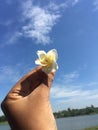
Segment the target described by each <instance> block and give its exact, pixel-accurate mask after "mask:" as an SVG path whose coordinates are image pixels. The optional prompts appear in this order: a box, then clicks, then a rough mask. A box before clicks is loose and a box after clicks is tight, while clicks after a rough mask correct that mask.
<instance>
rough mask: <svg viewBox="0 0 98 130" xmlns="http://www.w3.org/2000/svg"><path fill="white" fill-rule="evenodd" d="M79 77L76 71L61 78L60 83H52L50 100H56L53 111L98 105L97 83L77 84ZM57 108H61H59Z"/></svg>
mask: <svg viewBox="0 0 98 130" xmlns="http://www.w3.org/2000/svg"><path fill="white" fill-rule="evenodd" d="M79 76H80V73H79V72H78V71H73V72H71V73H69V74H66V75H64V76H61V80H62V82H61V81H60V80H57V81H60V82H58V83H57V82H56V83H54V85H53V87H52V89H51V98H52V99H55V100H56V102H55V104H54V106H55V107H54V111H55V110H56V111H57V110H59V109H65V108H68V107H71V108H77V107H85V106H87V105H88V106H89V105H91V104H94V105H98V102H97V99H98V88H97V86H98V82H97V81H90V82H85V83H82V82H79ZM59 78H60V77H59ZM92 88H93V89H92ZM58 106H62V107H61V108H59V107H58ZM56 107H57V108H56Z"/></svg>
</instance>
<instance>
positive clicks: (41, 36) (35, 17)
mask: <svg viewBox="0 0 98 130" xmlns="http://www.w3.org/2000/svg"><path fill="white" fill-rule="evenodd" d="M22 6H23V7H22V8H23V12H22V15H23V19H24V22H26V24H25V25H24V26H23V27H22V31H23V35H24V36H25V37H29V38H32V39H35V40H36V42H37V43H41V44H48V43H50V42H51V39H50V37H49V33H50V32H51V31H52V28H53V26H54V25H55V24H56V23H57V22H58V20H59V18H60V17H61V13H60V9H61V8H64V7H65V6H66V4H65V3H63V4H60V5H57V4H54V3H52V2H51V3H50V4H49V5H48V6H44V7H40V6H38V5H33V2H32V0H29V1H27V2H25V3H24V4H23V5H22Z"/></svg>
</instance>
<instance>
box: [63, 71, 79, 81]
mask: <svg viewBox="0 0 98 130" xmlns="http://www.w3.org/2000/svg"><path fill="white" fill-rule="evenodd" d="M79 76H80V74H79V73H78V71H74V72H71V73H69V74H66V75H64V76H63V78H64V82H65V83H70V82H74V81H75V80H77V79H78V78H79Z"/></svg>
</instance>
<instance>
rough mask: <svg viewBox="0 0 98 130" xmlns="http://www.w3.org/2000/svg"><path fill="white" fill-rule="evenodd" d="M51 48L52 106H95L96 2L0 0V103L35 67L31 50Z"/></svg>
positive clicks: (97, 74)
mask: <svg viewBox="0 0 98 130" xmlns="http://www.w3.org/2000/svg"><path fill="white" fill-rule="evenodd" d="M53 48H55V49H57V51H58V55H59V58H58V65H59V70H58V71H57V73H56V76H55V80H54V83H53V86H52V89H51V103H52V107H53V110H54V111H58V110H62V109H67V108H68V107H70V108H81V107H86V106H90V105H91V104H93V105H95V106H97V107H98V0H61V1H58V0H53V1H51V0H43V1H41V0H28V1H26V0H21V1H19V0H14V1H13V0H5V1H4V0H1V1H0V102H1V101H2V100H3V98H4V97H5V95H6V94H7V92H8V91H9V90H10V89H11V87H12V86H13V85H14V84H15V83H16V82H17V81H18V80H19V79H20V78H21V76H23V75H24V74H26V73H27V72H29V71H30V70H31V69H33V68H34V67H36V65H35V63H34V61H35V59H36V58H37V55H36V51H37V50H45V51H48V50H50V49H53ZM1 114H2V112H1V110H0V115H1Z"/></svg>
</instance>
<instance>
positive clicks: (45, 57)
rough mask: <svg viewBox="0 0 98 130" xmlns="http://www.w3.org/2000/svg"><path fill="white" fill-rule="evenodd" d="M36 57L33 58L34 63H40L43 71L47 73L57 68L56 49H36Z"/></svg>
mask: <svg viewBox="0 0 98 130" xmlns="http://www.w3.org/2000/svg"><path fill="white" fill-rule="evenodd" d="M37 55H38V59H37V60H35V64H37V65H41V66H42V69H43V71H44V72H46V73H49V72H51V71H52V72H53V71H56V70H57V69H58V64H57V62H56V61H57V59H58V53H57V51H56V49H52V50H50V51H48V52H47V53H46V52H45V51H43V50H39V51H37Z"/></svg>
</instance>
